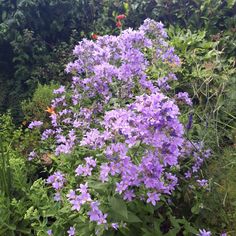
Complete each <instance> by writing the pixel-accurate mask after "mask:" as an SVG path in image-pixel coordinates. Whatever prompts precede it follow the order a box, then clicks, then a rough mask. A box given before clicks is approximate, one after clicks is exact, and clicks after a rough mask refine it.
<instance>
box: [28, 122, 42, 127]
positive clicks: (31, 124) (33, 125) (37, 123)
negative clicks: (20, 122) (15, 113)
mask: <svg viewBox="0 0 236 236" xmlns="http://www.w3.org/2000/svg"><path fill="white" fill-rule="evenodd" d="M42 125H43V122H42V121H37V120H35V121H32V122H31V123H30V124H29V126H28V128H29V129H33V128H34V127H40V126H42Z"/></svg>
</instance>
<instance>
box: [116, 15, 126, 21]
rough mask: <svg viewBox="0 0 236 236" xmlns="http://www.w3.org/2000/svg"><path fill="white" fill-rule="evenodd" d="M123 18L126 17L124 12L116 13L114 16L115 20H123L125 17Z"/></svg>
mask: <svg viewBox="0 0 236 236" xmlns="http://www.w3.org/2000/svg"><path fill="white" fill-rule="evenodd" d="M125 18H126V15H124V14H122V15H118V16H117V17H116V19H117V20H123V19H125Z"/></svg>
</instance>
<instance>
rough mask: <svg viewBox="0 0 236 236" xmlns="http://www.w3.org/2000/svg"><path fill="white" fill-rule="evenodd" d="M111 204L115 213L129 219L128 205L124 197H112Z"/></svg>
mask: <svg viewBox="0 0 236 236" xmlns="http://www.w3.org/2000/svg"><path fill="white" fill-rule="evenodd" d="M110 206H111V209H112V210H113V211H114V212H115V213H117V214H119V215H121V216H123V217H124V218H125V219H128V211H127V207H126V204H125V202H124V201H123V200H122V199H119V198H116V197H112V198H111V199H110Z"/></svg>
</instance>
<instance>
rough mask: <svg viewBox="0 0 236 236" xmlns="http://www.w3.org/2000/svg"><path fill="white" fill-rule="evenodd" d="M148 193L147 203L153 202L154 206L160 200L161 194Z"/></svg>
mask: <svg viewBox="0 0 236 236" xmlns="http://www.w3.org/2000/svg"><path fill="white" fill-rule="evenodd" d="M147 195H148V199H147V203H149V202H151V203H152V205H153V206H155V205H156V202H158V201H159V200H160V194H158V193H150V192H148V193H147Z"/></svg>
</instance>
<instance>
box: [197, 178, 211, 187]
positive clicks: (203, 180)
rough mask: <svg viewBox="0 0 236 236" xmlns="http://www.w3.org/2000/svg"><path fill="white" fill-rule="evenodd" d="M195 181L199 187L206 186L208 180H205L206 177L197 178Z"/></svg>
mask: <svg viewBox="0 0 236 236" xmlns="http://www.w3.org/2000/svg"><path fill="white" fill-rule="evenodd" d="M197 183H198V184H199V186H201V187H208V180H206V179H201V180H200V179H199V180H197Z"/></svg>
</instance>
